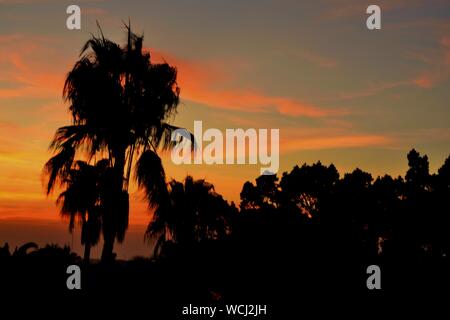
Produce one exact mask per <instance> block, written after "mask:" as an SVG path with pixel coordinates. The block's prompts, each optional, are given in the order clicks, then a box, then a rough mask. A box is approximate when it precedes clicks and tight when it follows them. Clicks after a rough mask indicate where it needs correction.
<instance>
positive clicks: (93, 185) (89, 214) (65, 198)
mask: <svg viewBox="0 0 450 320" xmlns="http://www.w3.org/2000/svg"><path fill="white" fill-rule="evenodd" d="M107 165H108V162H107V160H103V161H99V162H97V164H96V165H95V166H91V165H89V164H87V163H86V162H84V161H77V162H76V163H75V165H74V168H71V169H70V170H69V171H68V172H67V175H66V177H65V178H64V180H63V181H62V184H63V187H64V188H65V190H64V191H63V192H61V194H60V195H59V197H58V199H57V203H58V204H59V205H60V206H61V209H60V212H61V215H62V216H63V217H68V218H69V231H70V232H73V229H74V226H75V222H76V221H77V220H78V221H80V223H81V244H83V245H84V248H85V249H84V262H85V263H86V264H87V263H89V259H90V252H91V247H92V246H95V245H96V244H97V243H98V240H99V238H100V230H101V219H102V216H101V213H102V210H103V208H102V203H103V201H102V200H103V199H102V198H101V191H100V189H99V188H100V187H101V183H100V178H101V176H102V174H103V171H104V170H106V167H107Z"/></svg>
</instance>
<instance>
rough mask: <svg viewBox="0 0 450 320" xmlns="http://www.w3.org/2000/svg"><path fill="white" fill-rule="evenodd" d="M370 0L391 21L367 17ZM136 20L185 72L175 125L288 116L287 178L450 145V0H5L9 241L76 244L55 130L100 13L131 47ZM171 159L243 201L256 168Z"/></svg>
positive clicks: (0, 82)
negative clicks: (73, 17) (76, 23)
mask: <svg viewBox="0 0 450 320" xmlns="http://www.w3.org/2000/svg"><path fill="white" fill-rule="evenodd" d="M70 4H78V5H79V6H80V7H81V15H82V26H81V30H79V31H78V30H72V31H70V30H68V29H67V28H66V18H67V14H66V8H67V6H68V5H70ZM370 4H378V5H379V6H380V7H381V10H382V29H381V30H375V31H370V30H368V29H367V28H366V18H367V14H366V13H365V12H366V8H367V6H368V5H370ZM128 19H130V20H131V25H132V28H133V29H134V31H135V32H137V33H143V34H144V36H145V41H144V44H145V46H146V47H147V48H148V50H150V52H151V54H152V59H153V60H154V61H155V62H161V61H167V62H168V63H169V64H171V65H174V66H176V67H177V68H178V83H179V86H180V88H181V99H182V102H181V104H180V106H179V113H178V115H177V117H176V118H175V121H174V123H175V124H176V125H179V126H183V127H187V128H188V129H192V128H193V121H194V120H202V121H203V126H204V128H219V129H225V128H244V129H245V128H269V129H270V128H278V129H280V164H281V165H280V171H279V174H281V173H282V172H283V171H287V170H290V169H291V168H292V167H293V166H294V165H295V164H302V163H304V162H307V163H312V162H315V161H318V160H321V161H322V162H323V163H325V164H330V163H334V164H335V165H336V167H337V168H338V170H339V171H340V173H341V174H343V173H345V172H349V171H352V170H353V169H354V168H356V167H360V168H361V169H363V170H366V171H369V172H371V173H372V174H373V175H374V177H376V176H377V175H381V174H384V173H388V174H391V175H395V176H396V175H404V173H405V171H406V168H407V160H406V154H407V152H408V151H409V150H410V149H411V148H413V147H414V148H416V149H417V150H418V151H419V152H421V153H425V154H428V156H429V158H430V169H431V171H433V172H434V171H436V170H437V169H438V168H439V167H440V166H441V165H442V164H443V162H444V160H445V158H446V157H447V156H448V155H449V153H450V113H449V101H450V90H449V89H450V2H449V1H448V0H420V1H419V0H389V1H378V0H377V1H363V0H336V1H334V0H328V1H326V0H315V1H298V0H282V1H275V0H270V1H268V0H258V1H256V0H253V1H252V0H239V1H238V0H227V1H225V0H189V1H188V0H176V1H175V0H170V1H167V0H165V1H163V0H161V1H153V0H152V1H127V2H124V1H101V0H92V1H89V0H85V1H60V0H58V1H57V0H42V1H39V0H18V1H13V0H0V245H1V244H2V243H3V242H4V241H9V242H10V244H17V243H22V242H26V241H30V240H35V241H38V242H40V243H42V244H43V243H46V242H59V243H62V244H64V243H67V244H72V243H71V242H72V237H71V236H70V235H69V234H68V233H67V230H66V228H67V223H66V222H64V221H61V218H60V217H59V215H58V209H57V207H56V206H55V201H54V196H53V197H49V198H47V197H46V196H45V194H44V191H43V187H42V181H41V172H42V167H43V165H44V163H45V162H46V160H47V159H48V158H49V157H50V156H51V154H50V153H49V152H48V145H49V142H50V140H51V138H52V136H53V134H54V132H55V130H56V129H57V128H58V127H61V126H63V125H67V124H69V123H70V117H69V114H68V112H67V105H65V104H64V102H63V101H62V86H63V82H64V78H65V75H66V74H67V72H68V71H69V70H70V69H71V67H72V66H73V64H74V63H75V61H76V60H77V58H78V55H79V53H80V49H81V47H82V46H83V44H84V42H85V41H86V40H87V39H88V38H89V37H90V35H91V33H94V34H97V28H96V20H98V22H99V23H100V24H101V27H102V29H103V32H104V34H105V36H106V37H108V38H110V39H111V40H114V41H116V42H119V43H123V42H124V41H125V40H126V39H125V28H124V25H123V21H128ZM164 159H165V160H164V163H165V168H166V173H167V175H168V176H169V177H173V178H176V179H182V178H183V177H185V176H186V174H191V175H193V176H194V177H195V178H205V179H206V180H208V181H210V182H212V183H213V184H214V185H215V186H216V191H217V192H219V193H221V194H222V195H224V197H225V198H226V199H228V200H230V201H231V200H232V201H235V202H237V203H238V202H239V193H240V191H241V188H242V185H243V183H244V182H245V181H247V180H253V179H254V178H256V177H257V176H258V174H259V167H260V166H259V165H253V166H250V165H239V166H238V165H231V166H227V165H221V166H218V165H215V166H206V165H201V166H199V165H197V166H196V165H191V166H186V165H184V166H175V165H173V164H172V163H171V161H170V157H168V156H165V157H164ZM131 198H132V204H131V206H132V207H131V214H130V216H131V224H132V227H131V229H130V233H129V237H128V239H129V241H128V242H126V245H125V247H122V248H119V253H120V255H121V256H122V257H130V256H132V255H134V254H144V253H145V250H146V249H145V247H144V245H143V243H142V237H143V232H144V231H143V230H144V226H143V225H144V224H147V223H148V221H149V214H148V212H147V210H146V205H145V203H144V202H143V201H141V199H142V194H140V193H138V192H135V187H134V188H133V192H132V195H131ZM76 236H77V235H75V238H76ZM78 242H79V239H78V240H74V245H78ZM78 246H79V245H78Z"/></svg>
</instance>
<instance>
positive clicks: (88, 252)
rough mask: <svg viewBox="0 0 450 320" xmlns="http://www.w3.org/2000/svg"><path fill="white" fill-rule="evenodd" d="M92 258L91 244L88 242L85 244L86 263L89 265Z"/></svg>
mask: <svg viewBox="0 0 450 320" xmlns="http://www.w3.org/2000/svg"><path fill="white" fill-rule="evenodd" d="M90 258H91V244H90V243H89V242H86V244H85V245H84V258H83V259H84V261H83V262H84V264H86V265H88V264H89V261H90Z"/></svg>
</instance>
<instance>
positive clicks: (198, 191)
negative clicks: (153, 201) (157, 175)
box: [144, 176, 237, 255]
mask: <svg viewBox="0 0 450 320" xmlns="http://www.w3.org/2000/svg"><path fill="white" fill-rule="evenodd" d="M144 187H145V185H144ZM146 190H147V188H146ZM158 190H162V192H160V196H162V198H163V199H164V202H159V203H162V204H164V205H161V206H158V207H157V209H156V210H155V213H154V215H153V219H152V221H151V222H150V224H149V225H148V228H147V232H146V235H147V236H148V237H156V238H157V242H156V246H155V255H157V254H158V253H160V251H161V249H162V247H163V245H164V244H166V243H167V242H168V241H170V242H172V243H178V244H182V245H192V244H194V243H196V242H200V241H203V240H217V239H223V238H224V237H225V236H226V235H228V234H230V232H231V219H232V217H233V214H235V213H236V212H237V209H236V208H235V207H234V206H233V205H229V204H228V202H227V201H226V200H224V199H223V197H222V196H221V195H219V194H218V193H216V192H215V191H214V186H213V185H212V184H210V183H208V182H206V181H205V180H203V179H200V180H194V179H193V178H192V177H191V176H187V177H186V179H185V180H184V182H179V181H176V180H172V181H171V182H170V183H169V184H168V187H167V188H161V189H158Z"/></svg>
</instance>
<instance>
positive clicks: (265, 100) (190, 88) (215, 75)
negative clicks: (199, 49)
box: [150, 50, 348, 118]
mask: <svg viewBox="0 0 450 320" xmlns="http://www.w3.org/2000/svg"><path fill="white" fill-rule="evenodd" d="M150 51H151V52H153V57H155V58H156V60H159V61H162V60H164V61H167V62H168V63H170V64H172V65H174V66H176V67H177V68H178V70H179V78H178V82H179V84H180V86H181V88H182V97H183V98H184V99H186V100H191V101H194V102H197V103H201V104H205V105H208V106H210V107H213V108H221V109H231V110H241V111H243V112H278V113H280V114H283V115H291V116H306V117H312V118H321V117H330V116H341V115H345V114H347V113H348V110H345V109H337V108H335V109H333V108H323V107H319V106H317V105H314V104H313V103H308V102H304V101H300V100H298V99H295V98H292V97H285V96H274V95H268V94H265V93H263V92H260V91H258V90H254V89H251V88H248V89H246V88H229V89H220V87H221V86H220V84H219V85H218V83H217V82H220V81H222V80H224V79H227V80H228V82H230V78H231V79H233V74H231V73H230V71H227V70H224V69H223V67H222V65H223V64H222V63H219V64H215V63H211V62H204V63H198V62H194V61H188V60H186V59H182V58H178V57H175V56H173V55H171V54H166V53H162V52H158V51H155V50H150ZM310 58H311V57H310ZM314 59H318V60H317V61H319V60H320V62H321V63H322V64H323V65H329V66H331V64H332V63H333V62H331V60H330V61H325V59H323V60H321V58H317V57H316V58H314Z"/></svg>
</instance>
